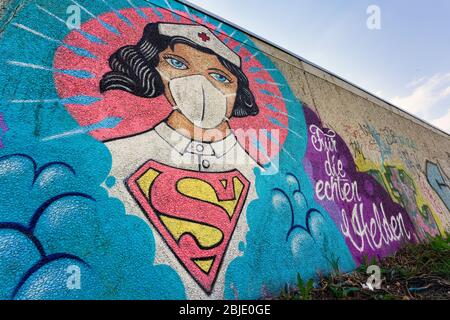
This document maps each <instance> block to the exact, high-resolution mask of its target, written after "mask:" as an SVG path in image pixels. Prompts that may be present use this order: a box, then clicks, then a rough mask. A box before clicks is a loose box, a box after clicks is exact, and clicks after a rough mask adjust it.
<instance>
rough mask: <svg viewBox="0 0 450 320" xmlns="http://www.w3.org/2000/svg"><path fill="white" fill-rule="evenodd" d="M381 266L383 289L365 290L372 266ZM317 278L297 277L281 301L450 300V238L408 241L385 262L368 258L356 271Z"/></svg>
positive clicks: (334, 271)
mask: <svg viewBox="0 0 450 320" xmlns="http://www.w3.org/2000/svg"><path fill="white" fill-rule="evenodd" d="M370 265H377V266H379V267H380V269H381V277H382V284H381V288H380V289H379V290H375V291H371V290H369V289H364V288H363V284H365V283H366V282H367V279H368V277H369V276H370V275H368V274H367V273H366V271H367V268H368V266H370ZM336 270H338V268H334V270H333V272H332V273H331V274H330V275H328V276H322V275H319V276H318V278H317V280H316V281H313V280H312V279H311V280H307V281H306V280H304V279H302V278H301V276H300V275H298V276H297V287H296V288H295V289H291V288H289V286H286V288H285V289H283V292H282V293H281V294H280V297H278V298H277V299H281V300H330V299H331V300H353V299H356V300H367V299H371V300H372V299H375V300H448V299H450V237H447V238H443V237H437V238H433V239H430V240H429V241H428V242H427V243H422V244H418V245H417V244H408V245H406V246H405V247H404V248H403V249H401V250H400V251H398V252H397V253H396V254H395V255H393V256H391V257H388V258H385V259H383V260H382V261H376V259H372V260H371V261H368V259H367V258H366V259H364V261H363V263H362V264H361V266H360V267H359V268H358V269H357V270H355V271H354V272H352V273H346V274H344V273H341V272H338V271H336Z"/></svg>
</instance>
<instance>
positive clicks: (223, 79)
mask: <svg viewBox="0 0 450 320" xmlns="http://www.w3.org/2000/svg"><path fill="white" fill-rule="evenodd" d="M210 75H211V77H213V78H214V79H215V80H217V81H219V82H222V83H230V82H231V81H230V80H229V79H228V78H227V77H225V76H224V75H222V74H220V73H215V72H213V73H210Z"/></svg>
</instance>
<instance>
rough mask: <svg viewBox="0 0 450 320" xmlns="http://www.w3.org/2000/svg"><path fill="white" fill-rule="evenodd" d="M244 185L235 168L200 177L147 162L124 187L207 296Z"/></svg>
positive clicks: (243, 194) (245, 190)
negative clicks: (126, 187)
mask: <svg viewBox="0 0 450 320" xmlns="http://www.w3.org/2000/svg"><path fill="white" fill-rule="evenodd" d="M249 186H250V183H249V181H248V180H247V179H246V178H245V177H244V176H243V175H242V174H241V173H240V172H239V171H237V170H234V171H231V172H221V173H204V172H195V171H187V170H182V169H178V168H173V167H169V166H166V165H163V164H160V163H158V162H155V161H149V162H148V163H146V164H145V165H144V166H143V167H142V168H140V169H139V170H138V171H137V172H136V173H135V174H133V176H131V177H130V179H129V180H128V188H129V190H130V191H131V193H132V195H133V196H134V198H135V199H136V200H137V201H138V203H139V204H140V206H141V207H142V209H143V210H144V211H145V213H146V214H147V217H148V218H149V220H150V221H151V223H152V224H153V225H154V226H155V228H156V229H157V230H158V232H159V233H160V234H161V236H162V237H163V238H164V240H165V241H166V243H167V245H168V246H169V247H170V249H171V250H172V251H173V253H174V254H175V255H176V257H177V258H178V260H179V261H180V262H181V264H182V265H183V266H184V267H185V268H186V270H187V271H188V272H189V274H191V275H192V277H193V278H194V279H195V280H196V281H197V283H198V284H199V285H200V286H201V287H202V288H203V289H204V290H205V291H206V292H207V293H211V291H212V289H213V286H214V282H215V280H216V278H217V275H218V271H219V269H220V265H221V263H222V260H223V258H224V256H225V253H226V250H227V247H228V244H229V242H230V239H231V237H232V235H233V232H234V229H235V227H236V224H237V221H238V220H239V216H240V214H241V211H242V208H243V206H244V203H245V199H246V197H247V194H248V189H249Z"/></svg>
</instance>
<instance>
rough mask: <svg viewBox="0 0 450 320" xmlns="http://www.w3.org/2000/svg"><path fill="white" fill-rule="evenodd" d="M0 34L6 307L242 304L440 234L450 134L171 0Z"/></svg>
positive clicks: (84, 9) (22, 6) (11, 15)
mask: <svg viewBox="0 0 450 320" xmlns="http://www.w3.org/2000/svg"><path fill="white" fill-rule="evenodd" d="M73 5H75V6H73ZM78 13H79V16H80V17H81V28H80V29H73V28H72V29H71V28H69V27H68V26H72V27H73V26H74V25H76V22H77V17H78V16H77V14H78ZM205 26H206V27H205ZM0 28H1V29H0V30H2V33H1V35H0V44H1V45H0V57H1V58H0V59H1V61H0V70H1V72H0V83H1V84H2V90H1V99H0V142H1V143H0V186H1V190H2V191H1V192H0V256H1V259H0V298H1V299H61V298H63V299H83V298H84V299H186V298H187V299H224V298H225V299H249V298H250V299H254V298H260V297H262V296H266V295H271V294H277V293H279V292H280V289H281V288H282V287H283V286H284V284H286V283H294V282H295V279H296V276H297V274H300V275H301V276H302V277H303V278H308V277H314V276H315V275H317V273H318V272H322V273H323V272H329V271H330V270H332V269H333V268H335V267H337V266H338V267H339V268H340V270H342V271H350V270H352V269H354V268H355V267H356V266H358V265H359V264H360V262H361V261H362V260H363V259H364V258H365V257H368V258H369V259H370V258H372V257H378V258H382V257H385V256H388V255H391V254H393V253H394V252H395V251H396V250H398V249H399V248H400V247H401V246H402V245H404V244H405V243H407V242H412V243H417V242H419V241H425V240H426V239H427V237H430V236H437V235H446V234H447V233H448V232H449V230H450V214H449V210H450V180H449V177H450V139H449V136H448V135H446V134H444V133H442V132H440V131H438V130H436V129H434V128H431V127H429V126H427V125H426V124H424V123H422V122H420V121H419V120H417V119H415V118H413V117H411V116H409V115H407V114H405V113H403V112H401V111H399V110H397V109H395V108H393V107H392V106H390V105H387V104H386V103H384V102H383V101H380V100H378V99H377V98H375V97H373V96H370V95H368V94H367V93H364V92H362V91H361V90H359V89H357V88H355V87H352V86H350V85H349V84H347V83H345V82H343V81H342V80H340V79H338V78H336V77H334V76H332V75H330V74H327V73H325V72H323V71H321V70H319V69H317V68H316V67H314V66H312V65H309V64H308V63H306V62H303V61H300V60H299V59H297V58H295V57H293V56H290V55H289V54H287V53H285V52H282V51H280V50H279V49H276V48H274V47H272V46H270V45H268V44H266V43H264V42H262V41H260V40H258V39H255V38H253V37H251V36H249V35H247V34H245V33H243V32H241V31H239V30H236V29H234V28H233V27H231V26H229V25H227V24H225V23H221V22H220V21H217V20H215V19H214V18H212V17H209V16H207V15H205V14H204V13H201V12H198V11H196V10H194V9H193V8H188V7H187V6H185V5H183V4H182V3H179V2H177V1H167V2H166V1H156V0H155V1H153V0H152V1H141V0H133V1H128V0H104V1H103V0H102V1H88V0H78V1H69V0H67V1H61V0H45V1H44V0H37V1H12V2H10V3H9V4H8V6H7V11H4V15H3V20H2V24H1V26H0Z"/></svg>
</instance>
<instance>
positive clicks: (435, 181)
mask: <svg viewBox="0 0 450 320" xmlns="http://www.w3.org/2000/svg"><path fill="white" fill-rule="evenodd" d="M426 167H427V178H428V183H429V184H430V185H431V187H432V188H433V190H434V191H435V192H436V193H437V194H438V196H439V198H441V200H442V201H443V202H444V204H445V206H446V207H447V209H448V210H450V179H449V178H448V177H447V176H446V175H445V173H444V172H443V171H442V169H441V168H440V167H439V165H438V164H436V163H433V162H430V161H427V164H426Z"/></svg>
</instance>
